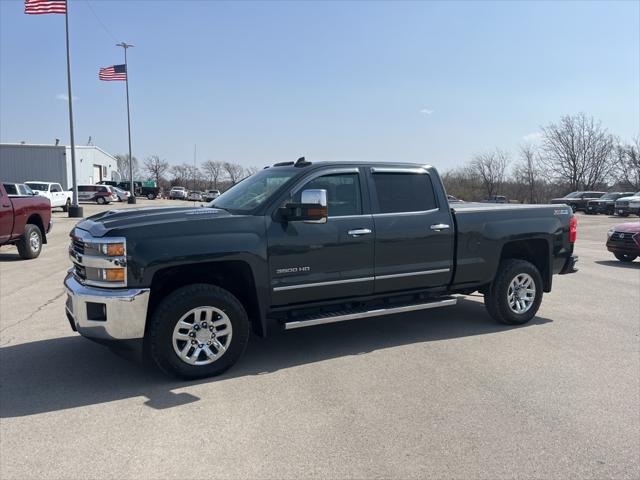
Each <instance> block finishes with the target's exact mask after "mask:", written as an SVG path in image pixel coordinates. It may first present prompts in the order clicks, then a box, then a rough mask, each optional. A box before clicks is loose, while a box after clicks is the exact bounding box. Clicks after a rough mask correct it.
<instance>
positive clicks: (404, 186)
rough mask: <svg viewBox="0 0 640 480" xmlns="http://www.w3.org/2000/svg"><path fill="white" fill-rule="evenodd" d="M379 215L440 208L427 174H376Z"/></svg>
mask: <svg viewBox="0 0 640 480" xmlns="http://www.w3.org/2000/svg"><path fill="white" fill-rule="evenodd" d="M373 183H374V185H375V191H376V196H377V199H378V212H379V213H401V212H422V211H426V210H433V209H436V208H438V204H437V202H436V197H435V193H434V191H433V184H432V183H431V177H430V176H429V175H428V174H427V173H412V172H408V173H403V172H389V173H387V172H374V173H373Z"/></svg>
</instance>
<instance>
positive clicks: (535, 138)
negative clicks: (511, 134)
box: [522, 132, 542, 142]
mask: <svg viewBox="0 0 640 480" xmlns="http://www.w3.org/2000/svg"><path fill="white" fill-rule="evenodd" d="M522 139H523V140H524V141H525V142H539V141H540V140H541V139H542V132H531V133H527V134H526V135H525V136H524V137H522Z"/></svg>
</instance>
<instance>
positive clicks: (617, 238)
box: [610, 232, 638, 245]
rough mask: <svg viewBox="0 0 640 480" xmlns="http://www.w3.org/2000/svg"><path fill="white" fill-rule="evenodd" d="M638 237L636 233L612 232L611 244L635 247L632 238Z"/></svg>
mask: <svg viewBox="0 0 640 480" xmlns="http://www.w3.org/2000/svg"><path fill="white" fill-rule="evenodd" d="M636 235H638V234H637V233H627V232H613V234H611V238H610V240H611V242H612V243H617V244H619V245H635V243H636V242H635V239H634V237H635V236H636Z"/></svg>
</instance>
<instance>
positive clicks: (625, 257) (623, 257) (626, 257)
mask: <svg viewBox="0 0 640 480" xmlns="http://www.w3.org/2000/svg"><path fill="white" fill-rule="evenodd" d="M614 255H615V256H616V258H617V259H618V260H620V261H621V262H633V261H634V260H635V259H636V258H638V256H637V255H632V254H629V253H614Z"/></svg>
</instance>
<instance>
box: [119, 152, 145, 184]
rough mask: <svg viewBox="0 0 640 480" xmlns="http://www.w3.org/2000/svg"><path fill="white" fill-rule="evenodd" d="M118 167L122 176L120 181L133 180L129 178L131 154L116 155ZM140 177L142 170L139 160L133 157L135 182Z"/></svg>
mask: <svg viewBox="0 0 640 480" xmlns="http://www.w3.org/2000/svg"><path fill="white" fill-rule="evenodd" d="M114 157H115V159H116V166H117V170H118V175H120V181H124V180H131V178H129V154H120V153H119V154H116V155H114ZM139 176H140V168H139V167H138V159H137V158H136V157H133V180H135V179H137V178H138V177H139Z"/></svg>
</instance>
